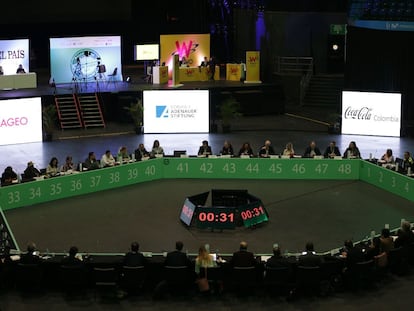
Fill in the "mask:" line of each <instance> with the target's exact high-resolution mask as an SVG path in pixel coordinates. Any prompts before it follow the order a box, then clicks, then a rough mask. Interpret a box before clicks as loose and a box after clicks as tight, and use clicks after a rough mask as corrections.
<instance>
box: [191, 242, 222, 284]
mask: <svg viewBox="0 0 414 311" xmlns="http://www.w3.org/2000/svg"><path fill="white" fill-rule="evenodd" d="M216 266H217V264H216V262H215V261H214V259H213V256H211V255H210V254H209V252H208V251H207V249H206V247H205V246H200V248H199V249H198V256H197V258H196V260H195V273H196V274H197V278H198V282H202V281H203V280H204V281H205V282H207V284H205V285H202V286H200V285H201V284H199V290H200V291H202V292H208V291H209V286H208V281H207V277H208V275H206V272H207V268H212V267H216Z"/></svg>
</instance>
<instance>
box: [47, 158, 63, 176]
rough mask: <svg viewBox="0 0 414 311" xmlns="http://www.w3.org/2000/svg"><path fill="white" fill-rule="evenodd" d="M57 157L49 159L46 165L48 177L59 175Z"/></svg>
mask: <svg viewBox="0 0 414 311" xmlns="http://www.w3.org/2000/svg"><path fill="white" fill-rule="evenodd" d="M58 164H59V163H58V159H57V158H56V157H53V158H52V159H50V162H49V164H48V166H47V167H46V176H48V177H54V176H57V175H59V173H60V172H59V165H58Z"/></svg>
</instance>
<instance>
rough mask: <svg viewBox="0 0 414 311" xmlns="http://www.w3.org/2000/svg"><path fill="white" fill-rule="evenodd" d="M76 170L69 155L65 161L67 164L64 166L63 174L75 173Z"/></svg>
mask: <svg viewBox="0 0 414 311" xmlns="http://www.w3.org/2000/svg"><path fill="white" fill-rule="evenodd" d="M74 169H75V164H73V159H72V156H70V155H68V156H67V157H66V160H65V164H63V165H62V169H61V171H62V172H67V171H73V170H74Z"/></svg>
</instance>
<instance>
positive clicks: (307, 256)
mask: <svg viewBox="0 0 414 311" xmlns="http://www.w3.org/2000/svg"><path fill="white" fill-rule="evenodd" d="M305 248H306V251H305V252H304V253H303V255H302V256H300V257H299V266H304V267H319V266H320V265H321V264H322V258H321V257H320V256H318V255H316V253H315V250H314V247H313V243H312V242H308V243H306V246H305Z"/></svg>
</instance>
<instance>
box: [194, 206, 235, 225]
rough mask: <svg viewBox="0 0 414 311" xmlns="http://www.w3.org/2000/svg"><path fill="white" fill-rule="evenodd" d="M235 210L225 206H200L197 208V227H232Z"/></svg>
mask: <svg viewBox="0 0 414 311" xmlns="http://www.w3.org/2000/svg"><path fill="white" fill-rule="evenodd" d="M235 227H236V222H235V210H234V208H227V207H201V208H199V209H198V210H197V228H202V229H204V228H217V229H234V228H235Z"/></svg>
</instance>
